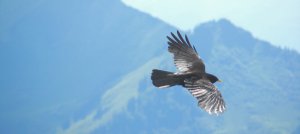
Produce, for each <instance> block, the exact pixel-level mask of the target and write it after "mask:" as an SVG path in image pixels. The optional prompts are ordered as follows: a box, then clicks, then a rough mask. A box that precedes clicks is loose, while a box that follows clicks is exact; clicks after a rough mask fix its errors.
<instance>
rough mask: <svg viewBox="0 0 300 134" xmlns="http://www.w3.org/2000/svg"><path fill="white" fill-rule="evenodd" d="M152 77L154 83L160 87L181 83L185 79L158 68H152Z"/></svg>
mask: <svg viewBox="0 0 300 134" xmlns="http://www.w3.org/2000/svg"><path fill="white" fill-rule="evenodd" d="M151 79H152V83H153V85H154V86H156V87H158V88H165V87H171V86H175V85H181V83H182V82H183V80H181V79H180V78H178V77H176V75H174V73H172V72H168V71H163V70H157V69H154V70H152V75H151Z"/></svg>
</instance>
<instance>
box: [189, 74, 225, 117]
mask: <svg viewBox="0 0 300 134" xmlns="http://www.w3.org/2000/svg"><path fill="white" fill-rule="evenodd" d="M184 83H185V85H184V87H185V88H187V89H188V91H189V92H190V93H191V94H192V95H193V96H194V97H195V98H196V99H197V100H198V105H199V107H201V108H202V109H204V110H205V111H206V112H208V113H209V114H216V115H219V114H220V113H223V112H224V111H225V109H226V106H225V102H224V100H223V98H222V95H221V93H220V91H219V90H218V89H217V88H216V87H215V86H214V85H213V84H212V83H211V82H210V81H209V80H206V79H198V80H191V79H186V80H185V81H184Z"/></svg>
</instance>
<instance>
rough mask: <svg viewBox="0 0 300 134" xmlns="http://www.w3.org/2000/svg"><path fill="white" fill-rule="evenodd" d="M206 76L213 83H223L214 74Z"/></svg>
mask: <svg viewBox="0 0 300 134" xmlns="http://www.w3.org/2000/svg"><path fill="white" fill-rule="evenodd" d="M206 76H207V78H208V80H209V81H210V82H211V83H215V82H222V81H221V80H220V79H219V78H218V77H217V76H214V75H212V74H209V73H206Z"/></svg>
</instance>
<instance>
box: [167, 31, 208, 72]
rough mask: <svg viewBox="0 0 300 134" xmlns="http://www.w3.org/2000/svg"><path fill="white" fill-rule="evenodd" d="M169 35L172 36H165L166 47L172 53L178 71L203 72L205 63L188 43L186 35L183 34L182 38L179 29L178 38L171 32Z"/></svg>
mask: <svg viewBox="0 0 300 134" xmlns="http://www.w3.org/2000/svg"><path fill="white" fill-rule="evenodd" d="M171 35H172V37H173V38H171V37H169V36H167V38H168V39H169V41H168V44H169V48H168V49H169V52H171V53H172V54H173V55H174V63H175V66H176V68H177V69H178V70H179V72H200V73H204V72H205V65H204V63H203V61H202V59H200V58H199V56H198V53H197V50H196V49H195V47H194V46H192V45H191V44H190V42H189V39H188V37H187V36H186V35H185V40H184V39H183V38H182V36H181V34H180V33H179V31H177V35H178V37H179V39H178V38H177V37H176V36H175V35H174V34H173V33H171Z"/></svg>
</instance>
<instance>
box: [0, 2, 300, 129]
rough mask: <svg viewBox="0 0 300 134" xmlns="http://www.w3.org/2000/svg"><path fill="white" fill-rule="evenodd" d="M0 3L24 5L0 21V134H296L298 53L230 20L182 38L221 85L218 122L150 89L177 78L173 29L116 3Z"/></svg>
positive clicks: (177, 91) (187, 102)
mask: <svg viewBox="0 0 300 134" xmlns="http://www.w3.org/2000/svg"><path fill="white" fill-rule="evenodd" d="M8 3H9V4H8ZM5 4H7V5H10V6H8V7H6V8H7V9H6V8H4V9H3V10H4V11H9V7H20V5H21V4H25V5H22V6H21V7H23V8H21V9H24V10H13V11H14V12H13V13H12V14H13V16H12V17H11V18H10V17H7V16H6V15H4V14H1V16H0V17H1V20H4V21H1V24H2V25H0V26H1V31H0V33H1V34H0V35H1V38H0V43H1V45H0V47H1V48H0V63H1V67H0V73H1V75H0V79H1V84H0V89H1V90H0V91H1V93H0V107H1V112H0V133H28V134H35V133H37V134H38V133H199V132H201V133H299V132H300V114H299V113H300V104H299V103H298V102H299V101H300V98H299V96H300V91H299V89H300V84H299V79H300V71H299V68H300V55H299V53H297V52H295V51H293V50H284V49H280V48H276V47H274V46H272V45H270V44H269V43H268V42H266V41H261V40H257V39H255V38H253V36H252V35H251V33H249V32H247V31H245V30H243V29H242V28H239V27H237V26H236V25H234V24H232V23H231V22H230V21H229V20H226V19H221V20H216V21H215V20H213V21H209V22H207V23H204V24H201V25H199V26H198V27H197V28H196V29H195V30H194V32H193V34H191V33H187V34H188V36H189V37H190V41H191V43H192V44H193V45H195V47H196V49H197V50H198V52H199V54H200V56H201V57H202V58H203V59H204V61H205V63H206V66H207V69H208V70H207V71H208V72H210V73H213V74H215V75H217V76H218V77H219V78H220V79H222V80H223V83H219V84H217V86H218V87H219V89H220V91H221V92H222V94H223V97H224V99H225V101H226V104H227V108H228V110H227V111H226V112H225V113H224V114H223V115H221V116H218V117H215V116H210V115H208V114H207V113H206V112H204V111H202V110H201V109H200V108H199V107H197V102H196V100H195V99H194V98H193V97H192V96H191V95H190V94H189V93H188V92H187V91H185V89H183V88H181V87H174V88H172V89H167V90H158V89H156V88H155V87H153V86H152V83H151V80H150V73H151V70H152V69H153V68H160V69H165V70H172V71H175V67H174V66H173V61H172V57H171V55H170V54H168V52H167V44H166V41H167V39H166V38H165V37H166V35H168V34H169V33H170V32H176V29H175V28H173V27H171V26H169V25H167V24H165V23H163V22H161V21H159V20H157V19H155V18H153V17H151V16H148V15H146V14H143V13H140V12H138V11H137V10H134V9H132V8H129V7H126V6H125V5H123V4H122V3H121V2H120V1H116V0H115V1H110V2H107V1H94V0H92V1H88V2H82V1H58V0H54V1H40V2H39V3H35V1H29V2H28V3H19V4H18V3H13V2H7V3H5ZM22 11H26V12H24V13H22ZM11 12H12V11H11ZM3 18H6V19H3Z"/></svg>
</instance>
